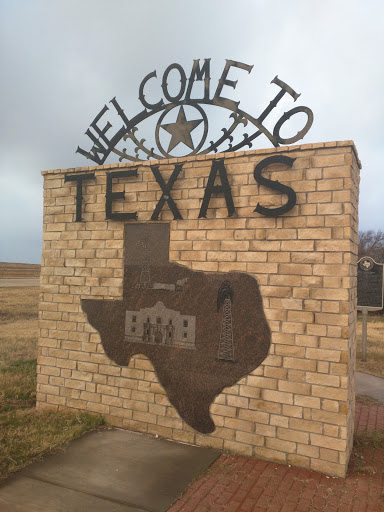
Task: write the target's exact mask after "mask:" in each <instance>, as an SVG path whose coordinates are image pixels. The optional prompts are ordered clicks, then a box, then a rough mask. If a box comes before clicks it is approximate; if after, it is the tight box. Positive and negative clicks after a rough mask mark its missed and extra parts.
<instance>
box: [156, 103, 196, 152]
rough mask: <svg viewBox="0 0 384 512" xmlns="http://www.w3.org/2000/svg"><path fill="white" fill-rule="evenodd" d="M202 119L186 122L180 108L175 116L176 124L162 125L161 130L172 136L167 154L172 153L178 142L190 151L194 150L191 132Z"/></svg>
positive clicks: (182, 110)
mask: <svg viewBox="0 0 384 512" xmlns="http://www.w3.org/2000/svg"><path fill="white" fill-rule="evenodd" d="M201 121H202V119H199V120H195V121H187V120H186V118H185V112H184V108H183V107H182V106H181V107H180V110H179V113H178V115H177V120H176V123H169V124H162V125H161V128H163V129H164V130H166V131H167V132H168V133H170V134H171V135H172V137H171V140H170V142H169V147H168V153H169V152H170V151H172V149H173V148H175V147H176V146H177V145H178V144H180V142H182V143H183V144H185V145H186V146H188V147H189V148H191V149H195V147H194V145H193V141H192V137H191V131H193V130H194V129H195V128H196V127H197V126H198V125H199V124H200V123H201Z"/></svg>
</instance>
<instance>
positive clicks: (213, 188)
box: [199, 159, 236, 219]
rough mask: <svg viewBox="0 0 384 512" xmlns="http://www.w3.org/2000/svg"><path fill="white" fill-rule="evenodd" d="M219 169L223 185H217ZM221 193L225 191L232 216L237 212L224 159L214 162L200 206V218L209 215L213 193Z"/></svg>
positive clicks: (228, 208) (230, 215) (229, 214)
mask: <svg viewBox="0 0 384 512" xmlns="http://www.w3.org/2000/svg"><path fill="white" fill-rule="evenodd" d="M217 171H219V174H220V180H221V185H215V179H216V175H217ZM220 193H224V197H225V202H226V204H227V210H228V217H232V216H233V215H235V213H236V212H235V207H234V204H233V199H232V192H231V187H230V185H229V182H228V176H227V171H226V169H225V165H224V159H221V160H213V162H212V166H211V172H210V174H209V178H208V183H207V188H206V189H205V193H204V198H203V202H202V205H201V208H200V213H199V219H200V218H201V217H204V218H205V217H206V216H207V210H208V205H209V201H210V200H211V196H212V194H220Z"/></svg>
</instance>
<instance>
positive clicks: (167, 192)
mask: <svg viewBox="0 0 384 512" xmlns="http://www.w3.org/2000/svg"><path fill="white" fill-rule="evenodd" d="M182 167H183V164H176V165H175V168H174V170H173V173H172V175H171V177H170V178H169V181H168V183H165V181H164V179H163V177H162V175H161V174H160V171H159V166H158V165H151V171H152V173H153V175H154V177H155V178H156V181H157V183H158V184H159V185H160V188H161V190H162V192H163V195H162V196H161V198H160V200H159V202H158V203H157V205H156V208H155V211H154V212H153V213H152V216H151V220H158V219H159V213H160V212H161V210H162V208H163V206H164V203H165V201H167V203H168V206H169V208H170V210H171V212H172V213H173V218H174V219H182V218H183V217H182V216H181V213H180V212H179V210H178V208H177V206H176V203H175V201H174V200H173V199H172V197H171V190H172V187H173V185H174V183H175V181H176V180H177V177H178V175H179V173H180V171H181V169H182Z"/></svg>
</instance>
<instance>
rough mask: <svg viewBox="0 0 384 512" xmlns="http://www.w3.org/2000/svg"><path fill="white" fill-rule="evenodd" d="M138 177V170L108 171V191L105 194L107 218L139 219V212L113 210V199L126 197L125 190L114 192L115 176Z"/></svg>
mask: <svg viewBox="0 0 384 512" xmlns="http://www.w3.org/2000/svg"><path fill="white" fill-rule="evenodd" d="M132 176H136V177H137V170H136V169H130V170H129V171H114V172H109V173H107V193H106V195H105V218H106V219H112V220H127V219H133V220H137V212H133V213H114V212H112V201H114V200H115V199H124V198H125V192H124V191H123V192H112V180H113V178H130V177H132Z"/></svg>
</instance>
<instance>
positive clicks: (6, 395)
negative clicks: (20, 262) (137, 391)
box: [0, 287, 104, 480]
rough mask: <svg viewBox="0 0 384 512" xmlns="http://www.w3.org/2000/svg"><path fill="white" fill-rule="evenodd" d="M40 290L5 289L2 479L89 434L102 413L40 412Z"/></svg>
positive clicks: (0, 313) (0, 336) (1, 306)
mask: <svg viewBox="0 0 384 512" xmlns="http://www.w3.org/2000/svg"><path fill="white" fill-rule="evenodd" d="M38 299H39V288H37V287H36V288H0V447H1V448H0V480H1V479H2V478H6V477H7V476H9V475H10V473H12V472H14V471H16V470H18V469H20V468H21V467H23V466H25V465H27V464H29V463H30V462H32V461H33V460H35V459H37V458H40V457H41V456H42V455H44V454H46V453H51V452H53V451H55V450H57V448H58V447H60V446H62V445H63V444H64V443H67V442H68V441H71V440H72V439H74V438H76V437H79V436H80V435H82V434H83V433H84V432H87V431H89V430H92V429H95V428H98V427H99V426H100V425H102V424H103V423H104V422H103V419H102V418H101V416H98V415H91V414H88V413H83V412H79V413H73V412H60V413H56V412H52V411H45V410H42V411H37V410H36V409H35V407H34V406H35V399H36V348H37V336H38V325H37V315H38Z"/></svg>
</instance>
